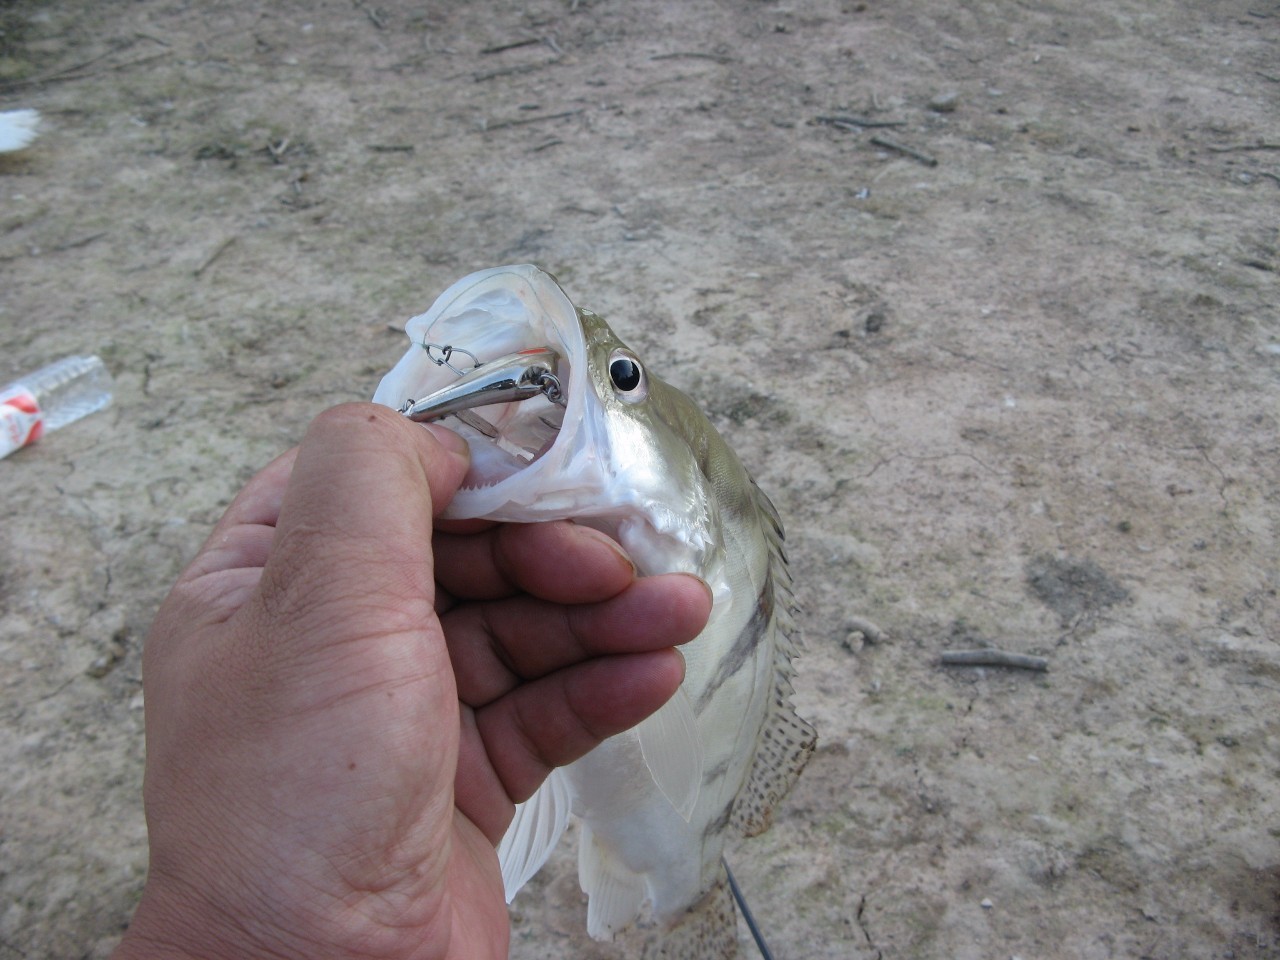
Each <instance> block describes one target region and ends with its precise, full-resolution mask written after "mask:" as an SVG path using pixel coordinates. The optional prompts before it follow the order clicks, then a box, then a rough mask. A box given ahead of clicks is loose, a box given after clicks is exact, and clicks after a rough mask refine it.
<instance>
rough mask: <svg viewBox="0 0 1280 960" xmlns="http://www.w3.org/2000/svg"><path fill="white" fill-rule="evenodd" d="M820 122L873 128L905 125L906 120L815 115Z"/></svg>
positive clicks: (846, 126) (815, 118)
mask: <svg viewBox="0 0 1280 960" xmlns="http://www.w3.org/2000/svg"><path fill="white" fill-rule="evenodd" d="M813 119H814V120H816V121H817V122H818V123H825V124H827V125H828V126H832V127H843V128H845V129H856V128H859V127H861V128H863V129H868V130H869V129H871V128H873V127H905V126H906V125H907V122H906V121H905V120H868V119H867V118H866V117H846V116H843V115H840V114H836V115H833V116H825V117H814V118H813Z"/></svg>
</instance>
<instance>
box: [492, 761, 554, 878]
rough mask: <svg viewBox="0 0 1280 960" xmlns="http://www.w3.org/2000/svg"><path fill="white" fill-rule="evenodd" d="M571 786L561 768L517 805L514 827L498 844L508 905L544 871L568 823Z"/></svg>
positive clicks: (499, 860)
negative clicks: (531, 879) (533, 878)
mask: <svg viewBox="0 0 1280 960" xmlns="http://www.w3.org/2000/svg"><path fill="white" fill-rule="evenodd" d="M571 805H572V802H571V798H570V796H569V784H568V782H567V781H566V779H565V775H564V773H563V772H562V770H560V769H555V770H552V771H551V775H550V776H548V777H547V779H546V780H544V781H543V782H542V786H540V787H539V788H538V789H537V792H535V793H534V795H533V796H532V797H530V798H529V799H528V800H526V801H525V802H524V803H517V804H516V814H515V816H514V817H513V818H512V820H511V826H509V827H507V832H506V833H504V834H503V835H502V842H501V843H499V844H498V865H499V866H500V867H501V868H502V886H503V888H504V889H505V890H506V894H507V903H510V902H511V901H512V899H514V897H515V895H516V894H517V893H518V892H519V891H520V888H521V887H523V886H524V885H525V884H526V883H528V882H529V880H530V878H532V877H533V875H534V874H535V873H537V872H538V871H539V870H541V869H542V865H543V864H544V863H546V862H547V857H549V856H551V851H552V850H554V849H555V846H556V843H558V842H559V840H560V837H561V836H562V835H563V834H564V829H565V827H566V826H567V825H568V823H569V808H570V806H571Z"/></svg>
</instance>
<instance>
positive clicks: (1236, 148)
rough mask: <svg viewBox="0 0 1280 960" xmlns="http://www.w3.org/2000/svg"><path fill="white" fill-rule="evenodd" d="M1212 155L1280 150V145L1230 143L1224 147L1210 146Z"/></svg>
mask: <svg viewBox="0 0 1280 960" xmlns="http://www.w3.org/2000/svg"><path fill="white" fill-rule="evenodd" d="M1209 150H1210V151H1211V152H1213V153H1240V152H1244V151H1246V150H1280V143H1232V144H1227V145H1226V146H1221V147H1215V146H1212V145H1211V146H1210V147H1209Z"/></svg>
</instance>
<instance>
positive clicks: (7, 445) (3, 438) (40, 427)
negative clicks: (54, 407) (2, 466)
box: [0, 387, 44, 457]
mask: <svg viewBox="0 0 1280 960" xmlns="http://www.w3.org/2000/svg"><path fill="white" fill-rule="evenodd" d="M42 433H44V414H43V413H41V412H40V405H39V404H38V403H36V398H35V397H34V396H33V395H32V394H31V391H29V390H24V389H23V388H22V387H14V388H12V389H10V390H3V391H0V457H7V456H8V455H9V454H11V453H13V451H15V450H17V449H19V448H20V447H25V446H26V445H27V444H28V443H35V442H36V441H37V440H39V439H40V435H41V434H42Z"/></svg>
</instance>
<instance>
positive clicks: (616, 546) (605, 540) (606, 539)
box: [574, 523, 640, 574]
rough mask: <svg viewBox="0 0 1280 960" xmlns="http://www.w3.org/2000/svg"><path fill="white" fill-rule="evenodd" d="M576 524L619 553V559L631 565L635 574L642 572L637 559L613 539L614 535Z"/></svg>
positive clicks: (598, 541)
mask: <svg viewBox="0 0 1280 960" xmlns="http://www.w3.org/2000/svg"><path fill="white" fill-rule="evenodd" d="M574 526H575V527H577V528H578V529H579V530H585V531H588V532H587V536H589V537H592V538H593V539H595V541H596V542H597V543H601V544H604V545H605V546H607V547H608V548H609V549H610V550H612V551H613V552H614V553H615V554H617V556H618V559H620V560H621V561H622V562H623V563H625V564H626V565H627V566H628V567H630V568H631V572H632V573H633V574H635V573H639V572H640V571H639V570H637V569H636V564H635V561H634V560H632V559H631V558H630V557H629V556H627V551H625V550H623V549H622V545H621V544H620V543H618V541H617V540H615V539H613V537H611V536H609V535H608V534H607V533H603V532H601V531H599V530H597V529H595V528H594V527H584V526H581V525H579V524H576V523H575V524H574Z"/></svg>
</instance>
